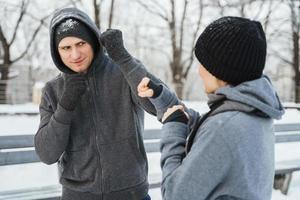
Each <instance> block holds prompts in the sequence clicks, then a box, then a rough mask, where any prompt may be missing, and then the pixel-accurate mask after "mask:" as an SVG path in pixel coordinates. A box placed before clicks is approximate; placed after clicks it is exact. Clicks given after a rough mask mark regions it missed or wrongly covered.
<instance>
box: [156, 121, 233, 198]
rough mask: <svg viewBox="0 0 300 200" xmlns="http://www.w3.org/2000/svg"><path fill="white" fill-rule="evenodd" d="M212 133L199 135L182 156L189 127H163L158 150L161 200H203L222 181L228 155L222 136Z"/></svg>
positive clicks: (229, 159)
mask: <svg viewBox="0 0 300 200" xmlns="http://www.w3.org/2000/svg"><path fill="white" fill-rule="evenodd" d="M212 129H214V128H212ZM211 131H216V130H211ZM211 131H207V132H204V133H201V137H200V138H198V139H196V140H195V142H194V144H193V147H192V149H191V151H190V152H189V154H188V155H187V156H186V157H184V153H185V143H186V137H187V134H188V132H189V128H188V126H187V125H185V124H183V123H180V122H168V123H166V124H165V125H163V128H162V132H163V138H162V140H161V146H160V150H161V168H162V175H163V177H162V186H161V188H162V196H163V199H164V200H191V199H199V200H205V199H207V197H208V195H209V194H210V193H211V192H212V191H213V189H214V188H215V187H216V186H217V185H218V184H220V183H221V182H222V179H223V178H224V177H225V176H226V174H227V173H228V170H229V169H230V164H231V162H232V158H231V153H230V151H229V149H228V147H227V145H226V144H224V143H225V142H224V140H223V139H222V137H221V136H220V135H218V134H213V133H212V132H211Z"/></svg>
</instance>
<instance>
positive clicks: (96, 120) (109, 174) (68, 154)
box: [35, 8, 158, 200]
mask: <svg viewBox="0 0 300 200" xmlns="http://www.w3.org/2000/svg"><path fill="white" fill-rule="evenodd" d="M68 18H74V19H77V20H79V21H81V22H82V23H84V24H86V25H87V27H89V28H90V30H91V31H92V32H93V33H94V34H95V35H96V37H97V39H98V42H99V50H98V53H97V54H96V55H95V58H94V60H93V62H92V64H91V66H90V67H89V70H88V72H87V74H86V84H87V90H86V91H85V93H84V94H83V96H82V97H81V100H80V102H79V104H78V105H77V107H76V108H75V110H74V111H68V110H66V109H64V108H63V107H62V106H60V104H59V99H60V97H61V96H62V92H63V88H64V83H65V76H66V74H67V73H71V71H70V70H69V69H68V68H66V67H65V66H64V65H63V64H62V62H61V60H60V58H59V56H58V53H57V50H56V49H55V45H54V33H55V28H56V27H57V25H58V24H60V23H61V22H62V21H64V20H65V19H68ZM50 47H51V54H52V59H53V61H54V63H55V64H56V66H57V68H58V69H59V70H60V71H62V73H61V74H60V75H58V76H57V77H56V78H54V79H53V80H51V81H49V82H47V84H46V85H45V87H44V89H43V94H42V99H41V104H40V116H41V120H40V125H39V129H38V131H37V133H36V135H35V148H36V152H37V154H38V155H39V157H40V159H41V161H43V162H44V163H46V164H53V163H56V162H57V163H58V167H59V174H60V183H61V184H62V185H63V188H67V189H69V190H71V191H74V192H75V195H74V194H73V195H74V196H76V192H78V195H79V194H82V193H84V192H88V193H90V194H91V193H92V194H96V195H97V196H99V200H102V199H103V200H104V199H107V200H124V199H126V200H127V199H128V200H129V199H130V200H141V199H143V198H144V197H145V196H146V195H147V193H148V185H149V184H148V180H147V174H148V164H147V157H146V153H145V149H144V145H143V139H142V131H143V126H144V125H143V120H144V112H143V109H145V110H146V111H147V112H149V113H151V114H155V113H156V111H155V108H154V106H153V105H152V104H151V102H150V101H149V100H148V99H144V98H138V97H137V95H136V94H137V91H136V88H137V85H138V83H139V82H140V81H141V79H142V78H143V77H144V76H150V77H152V78H153V79H155V77H153V76H152V75H151V74H149V73H148V72H147V71H146V69H145V68H144V67H143V66H142V65H141V64H139V65H138V67H135V68H133V67H132V66H136V63H138V61H136V60H135V59H133V58H131V59H126V61H122V60H121V61H118V63H114V62H113V61H111V59H110V58H108V57H107V56H106V55H105V54H104V53H103V49H102V46H101V44H100V32H99V30H98V29H97V27H96V26H95V24H94V23H93V22H92V21H91V20H90V18H89V17H88V16H87V15H86V14H85V13H83V12H81V11H79V10H78V9H75V8H66V9H62V10H59V11H58V12H56V13H55V14H54V16H53V19H52V21H51V26H50ZM155 80H156V79H155ZM157 81H158V80H157Z"/></svg>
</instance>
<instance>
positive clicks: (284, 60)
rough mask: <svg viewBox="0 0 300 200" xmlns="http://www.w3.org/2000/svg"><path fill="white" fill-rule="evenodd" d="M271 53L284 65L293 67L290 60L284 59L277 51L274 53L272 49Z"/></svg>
mask: <svg viewBox="0 0 300 200" xmlns="http://www.w3.org/2000/svg"><path fill="white" fill-rule="evenodd" d="M271 52H272V53H270V54H273V55H274V56H276V57H277V58H280V60H282V61H283V62H285V63H286V64H288V65H291V66H293V63H292V61H290V60H288V59H286V58H284V57H283V56H282V55H281V54H280V53H279V52H278V51H276V50H274V49H271Z"/></svg>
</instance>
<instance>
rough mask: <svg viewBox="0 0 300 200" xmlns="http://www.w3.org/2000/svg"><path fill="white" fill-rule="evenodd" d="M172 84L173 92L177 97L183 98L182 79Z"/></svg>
mask: <svg viewBox="0 0 300 200" xmlns="http://www.w3.org/2000/svg"><path fill="white" fill-rule="evenodd" d="M174 86H175V92H176V94H177V96H178V98H179V99H182V98H183V86H184V84H183V82H182V81H176V82H174Z"/></svg>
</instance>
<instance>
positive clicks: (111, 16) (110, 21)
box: [108, 0, 115, 28]
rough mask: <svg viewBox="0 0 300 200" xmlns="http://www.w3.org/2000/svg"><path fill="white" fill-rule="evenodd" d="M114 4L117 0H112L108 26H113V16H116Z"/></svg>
mask: <svg viewBox="0 0 300 200" xmlns="http://www.w3.org/2000/svg"><path fill="white" fill-rule="evenodd" d="M114 4H115V0H111V3H110V12H109V19H108V28H111V26H112V22H113V18H114Z"/></svg>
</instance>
